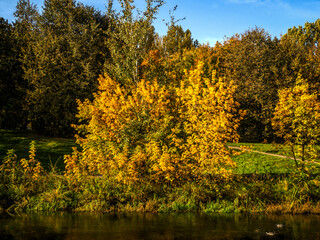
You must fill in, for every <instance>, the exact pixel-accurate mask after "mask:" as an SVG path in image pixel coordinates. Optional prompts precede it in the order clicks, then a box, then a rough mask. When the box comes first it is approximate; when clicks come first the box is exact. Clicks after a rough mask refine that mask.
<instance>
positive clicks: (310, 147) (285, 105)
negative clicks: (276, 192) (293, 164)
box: [272, 77, 320, 160]
mask: <svg viewBox="0 0 320 240" xmlns="http://www.w3.org/2000/svg"><path fill="white" fill-rule="evenodd" d="M272 124H273V127H274V129H275V130H276V133H277V135H278V136H280V137H283V138H284V139H285V143H286V144H288V145H290V146H292V150H293V153H295V151H294V146H296V145H298V146H299V149H298V152H297V153H298V156H300V157H301V158H302V160H304V159H305V156H307V157H309V158H311V159H312V158H315V157H317V156H316V155H317V154H316V149H315V148H314V146H315V145H316V144H317V143H318V142H319V140H320V102H319V100H318V94H317V93H311V91H310V87H309V84H308V83H307V81H306V80H305V79H302V78H301V77H298V79H297V80H296V85H295V86H294V87H293V88H286V89H282V90H280V91H279V102H278V104H277V106H276V108H275V114H274V118H273V119H272Z"/></svg>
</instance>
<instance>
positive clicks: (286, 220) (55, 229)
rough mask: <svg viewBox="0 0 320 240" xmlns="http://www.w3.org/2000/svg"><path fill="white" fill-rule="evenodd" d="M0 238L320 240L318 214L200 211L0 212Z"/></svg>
mask: <svg viewBox="0 0 320 240" xmlns="http://www.w3.org/2000/svg"><path fill="white" fill-rule="evenodd" d="M277 224H284V225H278V226H277ZM0 239H1V240H8V239H30V240H31V239H32V240H37V239H42V240H46V239H52V240H59V239H63V240H78V239H79V240H81V239H85V240H87V239H93V240H100V239H119V240H127V239H128V240H137V239H152V240H153V239H155V240H157V239H166V240H170V239H175V240H177V239H299V240H300V239H312V240H316V239H320V216H316V215H261V214H257V215H254V214H250V215H242V214H230V215H226V214H197V213H172V214H150V213H145V214H137V213H135V214H129V213H127V214H93V213H90V214H89V213H82V214H78V213H77V214H76V213H58V214H52V213H50V214H49V213H48V214H45V213H42V214H30V215H21V216H14V217H10V216H4V215H0Z"/></svg>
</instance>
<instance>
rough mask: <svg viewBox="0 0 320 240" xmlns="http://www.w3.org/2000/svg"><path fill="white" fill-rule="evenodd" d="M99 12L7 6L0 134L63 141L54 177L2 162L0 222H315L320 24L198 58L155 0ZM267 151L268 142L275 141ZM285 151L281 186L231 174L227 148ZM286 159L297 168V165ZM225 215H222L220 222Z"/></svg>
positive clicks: (50, 0)
mask: <svg viewBox="0 0 320 240" xmlns="http://www.w3.org/2000/svg"><path fill="white" fill-rule="evenodd" d="M119 3H120V7H121V8H120V11H119V10H116V9H114V7H113V1H112V0H110V1H109V4H108V8H107V11H106V13H105V14H102V13H101V12H98V11H96V10H95V9H94V8H92V7H90V6H85V5H83V4H81V3H78V2H76V1H74V0H45V1H44V7H43V10H42V11H41V12H39V11H38V9H37V7H36V6H35V5H33V4H32V3H30V1H29V0H19V2H18V5H17V11H16V12H15V17H16V21H15V22H14V23H13V24H9V23H8V22H7V21H6V20H4V19H1V40H2V41H1V56H2V57H1V64H0V67H1V73H3V74H4V75H3V77H2V78H1V98H2V99H1V100H2V102H1V103H0V104H1V105H0V106H1V116H0V124H1V128H12V129H17V128H18V129H23V128H26V127H27V126H29V127H31V128H32V129H33V130H34V131H36V132H37V133H41V134H47V135H56V136H68V135H71V134H72V133H73V131H75V132H76V134H75V138H76V142H77V144H78V146H79V147H78V148H74V149H73V152H72V154H71V155H66V156H64V160H65V171H64V173H63V175H57V174H56V172H55V168H54V166H52V168H53V169H52V171H51V172H47V171H45V169H43V168H42V167H41V164H40V162H39V161H38V160H37V158H36V155H35V153H36V147H35V143H32V144H31V146H30V152H29V158H28V159H24V158H23V159H20V160H19V159H18V157H17V156H16V154H15V152H14V150H10V151H8V153H7V156H6V157H5V158H4V160H3V162H2V164H1V165H0V180H1V181H0V189H1V191H0V210H1V209H2V210H7V211H11V210H12V209H14V210H34V209H37V210H110V211H111V210H124V209H128V210H141V211H171V210H174V211H179V210H204V211H216V210H219V211H220V210H221V209H223V208H226V209H227V210H228V209H229V210H230V211H252V210H253V211H271V212H277V211H280V212H281V211H282V212H283V211H284V212H287V211H288V212H297V211H298V212H319V200H320V195H319V186H320V175H319V174H318V170H317V169H316V168H317V167H316V166H317V165H312V164H310V163H309V162H307V161H304V160H306V159H307V160H308V161H311V160H317V159H319V151H318V149H317V148H316V145H317V143H319V141H320V101H319V94H318V92H319V90H320V89H319V87H320V86H319V81H318V77H319V70H320V66H319V56H320V55H319V53H320V52H319V50H318V39H319V33H320V29H319V27H320V20H317V21H316V22H315V23H306V24H305V26H304V27H299V28H296V27H293V28H292V29H289V30H288V33H287V34H285V35H284V36H282V37H281V39H278V38H272V37H271V36H270V35H269V34H268V33H267V32H266V31H265V30H263V29H260V28H254V29H249V30H248V31H246V32H244V33H242V34H236V35H234V36H231V37H230V38H227V39H226V40H225V41H224V42H222V43H219V42H218V43H216V45H215V46H213V47H210V46H208V45H200V46H199V44H198V42H197V41H194V40H193V39H192V35H191V32H190V30H186V31H184V30H183V29H182V27H181V26H179V25H177V22H178V21H176V20H175V19H174V17H173V16H171V21H170V22H169V23H168V24H167V25H168V32H167V35H166V36H163V37H161V36H158V35H157V34H156V33H155V29H154V27H153V20H154V18H155V16H156V14H157V12H158V11H159V9H160V7H161V6H162V4H163V1H162V0H146V8H145V10H144V11H139V10H138V11H137V10H136V9H135V7H134V4H133V1H132V0H119ZM276 138H278V139H276ZM239 139H240V140H241V141H250V142H261V141H273V140H275V139H276V140H279V141H284V143H285V144H287V145H288V146H289V147H290V148H291V149H292V153H294V158H295V159H294V160H295V163H296V167H295V168H293V167H292V169H286V174H285V175H277V174H276V175H274V174H273V173H272V172H268V171H267V172H266V174H265V175H264V176H257V175H254V174H253V175H250V176H246V175H243V174H238V173H237V164H236V162H235V161H233V159H232V155H233V154H238V153H235V152H233V151H231V150H230V149H229V148H228V147H227V143H228V142H232V141H234V142H237V141H239ZM297 158H301V161H300V160H298V159H297ZM229 210H228V211H229Z"/></svg>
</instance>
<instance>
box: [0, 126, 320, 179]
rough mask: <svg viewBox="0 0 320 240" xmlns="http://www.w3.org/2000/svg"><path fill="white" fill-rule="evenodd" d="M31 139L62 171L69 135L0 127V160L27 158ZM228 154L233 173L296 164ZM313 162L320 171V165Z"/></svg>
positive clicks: (40, 155) (257, 146)
mask: <svg viewBox="0 0 320 240" xmlns="http://www.w3.org/2000/svg"><path fill="white" fill-rule="evenodd" d="M33 140H35V141H36V149H37V153H36V157H37V159H38V160H39V161H40V162H41V164H42V166H43V167H44V168H45V169H47V170H49V169H50V166H51V163H52V164H53V165H55V164H56V167H57V170H58V171H63V170H64V162H63V156H64V155H65V154H71V153H72V147H74V146H76V144H75V142H74V140H73V139H66V138H52V137H44V136H40V135H36V134H34V133H32V132H27V131H24V132H21V131H20V132H17V131H10V130H0V163H1V162H2V160H3V158H4V157H5V156H6V154H7V151H8V150H9V149H15V152H16V154H17V155H18V158H19V159H20V158H27V157H28V151H29V145H30V142H31V141H33ZM228 145H229V146H236V147H240V146H247V147H249V146H251V149H252V150H257V151H261V152H267V153H273V154H279V155H284V156H290V151H289V149H285V148H283V147H280V146H279V145H276V144H262V143H253V144H251V143H230V144H228ZM232 158H233V160H234V161H235V162H236V163H237V168H236V170H235V173H237V174H251V173H255V174H264V173H275V174H283V173H288V172H290V170H291V169H293V168H295V167H296V166H295V162H294V160H291V159H284V158H279V157H274V156H267V155H262V154H259V153H255V152H245V153H242V154H241V155H237V156H233V157H232ZM315 166H316V168H317V169H318V171H319V172H320V165H315Z"/></svg>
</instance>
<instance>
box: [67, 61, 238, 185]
mask: <svg viewBox="0 0 320 240" xmlns="http://www.w3.org/2000/svg"><path fill="white" fill-rule="evenodd" d="M202 67H203V64H202V63H201V62H200V63H199V64H198V65H197V66H196V67H195V69H193V70H190V71H189V72H187V73H186V77H185V79H184V80H183V81H182V82H181V84H180V86H179V87H176V88H172V89H170V88H167V87H165V86H160V85H159V84H158V83H157V81H156V80H154V81H153V82H152V83H150V82H146V81H144V80H141V81H139V82H138V83H137V85H136V86H134V87H132V88H131V89H126V88H122V87H121V85H120V84H118V83H116V82H115V81H113V80H112V79H111V78H109V77H107V76H105V77H103V78H100V79H99V82H100V86H99V92H98V93H97V94H95V99H94V101H93V102H90V101H89V100H86V101H85V102H80V101H79V117H80V119H81V120H83V121H85V122H84V124H82V125H78V126H76V129H77V131H78V133H79V135H77V136H76V137H77V142H78V144H79V145H80V146H81V148H82V151H80V152H78V151H77V150H75V151H74V154H73V155H72V156H67V157H66V165H67V166H66V169H67V174H68V175H69V176H70V177H71V178H74V176H75V175H79V174H80V175H79V176H83V174H84V175H96V174H102V175H103V176H105V175H108V176H109V177H110V178H115V179H117V180H119V181H120V182H131V181H138V182H139V181H147V182H149V181H152V182H154V183H157V184H161V183H164V182H171V183H172V184H181V183H183V182H185V181H189V180H192V179H199V180H200V179H203V178H205V176H207V175H212V174H222V176H224V177H227V176H228V170H227V167H230V166H233V163H232V161H231V159H230V156H229V151H227V149H226V146H225V144H226V142H227V141H230V140H237V134H236V128H237V123H238V122H239V120H238V118H237V116H236V115H235V114H236V110H235V107H236V106H237V103H236V102H235V101H234V100H233V98H232V93H233V92H234V91H235V87H234V86H233V85H232V84H231V83H229V84H228V85H227V84H226V83H225V82H223V81H222V79H215V78H213V79H208V78H205V77H202V73H203V71H202ZM81 136H82V137H81ZM199 149H200V151H199ZM79 172H80V173H79Z"/></svg>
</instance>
